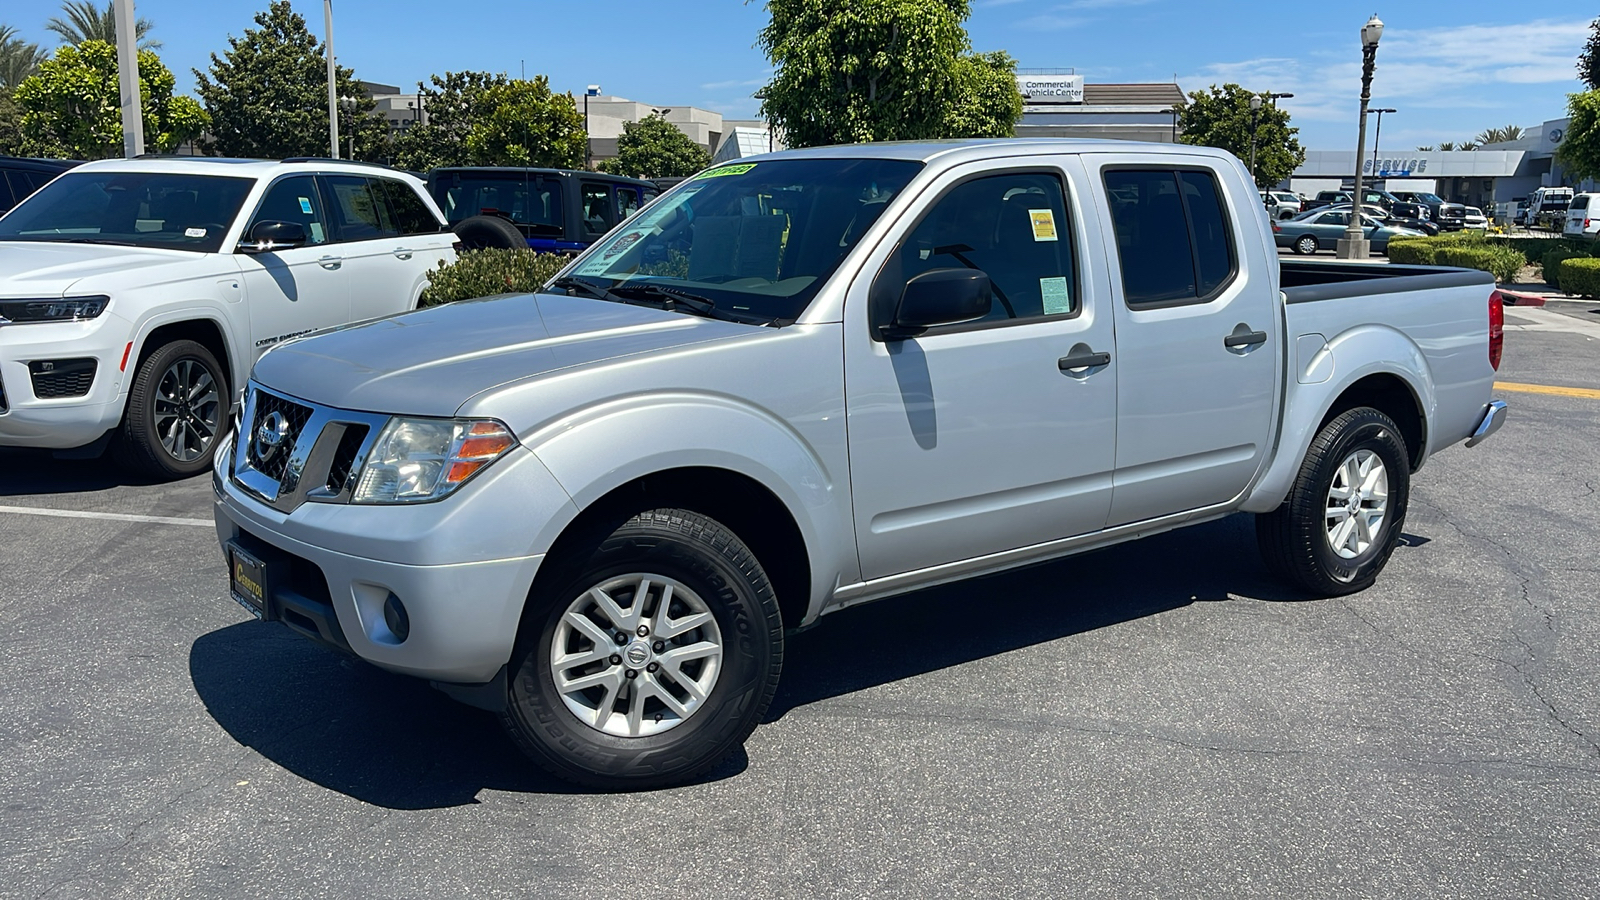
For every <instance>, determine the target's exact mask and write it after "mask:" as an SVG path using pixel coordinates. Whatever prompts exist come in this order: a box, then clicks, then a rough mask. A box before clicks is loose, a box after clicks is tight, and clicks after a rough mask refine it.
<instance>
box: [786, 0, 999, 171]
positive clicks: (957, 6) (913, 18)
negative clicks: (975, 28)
mask: <svg viewBox="0 0 1600 900" xmlns="http://www.w3.org/2000/svg"><path fill="white" fill-rule="evenodd" d="M767 12H768V13H769V14H770V16H771V21H770V22H769V23H768V24H767V27H766V28H765V29H763V30H762V32H761V36H760V39H759V43H760V46H761V49H762V50H763V51H764V52H765V53H766V55H767V59H768V60H770V61H771V62H772V64H773V66H774V67H776V72H775V73H774V74H773V76H772V80H771V81H769V82H768V83H767V84H766V86H765V87H763V88H762V89H761V90H760V91H759V92H758V93H757V96H758V97H760V98H761V111H762V114H763V115H765V116H766V117H767V119H768V120H769V121H771V122H772V123H773V124H774V125H776V126H777V127H778V128H780V129H782V131H783V133H784V137H785V140H786V142H787V143H788V144H789V146H791V147H813V146H817V145H819V144H840V143H855V142H863V141H887V140H908V139H909V140H915V139H930V138H942V137H957V136H961V137H969V136H977V135H982V136H989V137H1001V136H1008V135H1011V134H1013V133H1014V128H1015V125H1016V120H1017V118H1018V117H1019V116H1020V115H1021V113H1022V99H1021V96H1020V95H1018V96H1016V97H1015V99H1013V98H1012V96H1011V95H1015V94H1017V89H1016V84H1015V81H1011V82H1010V83H1009V84H1007V85H1002V84H1001V83H1000V77H999V73H1000V72H1001V71H1002V70H1003V71H1005V72H1006V73H1007V75H1008V77H1009V74H1010V72H1011V71H1013V69H1012V68H1011V67H1012V65H1013V64H1012V63H1011V61H1010V57H1007V56H1005V55H1004V54H986V55H975V54H971V53H970V52H969V51H970V48H971V43H970V41H969V40H968V38H967V32H966V29H964V28H963V27H962V22H964V21H966V18H967V16H968V15H969V14H970V12H971V8H970V3H969V2H968V0H768V2H767ZM1008 91H1009V93H1008Z"/></svg>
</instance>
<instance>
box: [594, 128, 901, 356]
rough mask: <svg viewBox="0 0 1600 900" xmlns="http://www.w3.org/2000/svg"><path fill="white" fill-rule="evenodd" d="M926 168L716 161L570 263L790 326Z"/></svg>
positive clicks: (606, 282)
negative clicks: (859, 242)
mask: <svg viewBox="0 0 1600 900" xmlns="http://www.w3.org/2000/svg"><path fill="white" fill-rule="evenodd" d="M921 168H922V164H921V163H918V162H909V161H905V160H887V159H793V160H770V161H761V162H750V163H736V164H732V165H723V166H718V167H717V168H714V169H708V170H706V171H705V172H702V173H701V174H699V175H697V176H695V177H694V178H692V179H690V180H689V181H687V182H685V183H684V184H682V185H680V186H678V187H677V188H675V189H674V190H673V191H672V192H671V193H669V194H667V195H665V196H663V197H662V198H661V199H660V200H659V201H658V202H657V203H656V204H655V205H653V206H650V207H649V208H647V209H645V210H643V211H641V212H640V213H639V214H638V215H636V216H635V217H634V218H633V219H631V220H629V222H628V223H627V224H626V225H625V226H623V227H621V228H618V229H617V230H615V231H614V232H613V233H612V234H611V235H610V236H609V237H608V238H606V239H605V240H604V241H602V242H601V243H599V244H598V245H596V246H595V248H594V249H593V250H592V251H591V252H590V254H589V256H587V257H586V258H585V259H584V261H583V262H582V263H581V264H579V266H578V267H577V268H576V269H574V270H572V271H571V272H569V273H568V274H569V275H570V276H573V277H576V278H577V279H580V280H582V281H585V282H588V283H590V284H592V285H595V286H598V287H601V288H604V289H607V290H609V291H620V292H624V293H631V292H630V291H629V289H640V290H644V289H650V290H654V289H656V288H666V289H667V290H670V291H675V292H678V293H679V294H688V295H694V296H695V297H698V298H701V299H704V300H710V301H712V302H713V303H714V304H715V305H716V308H717V309H718V310H721V311H723V312H727V313H729V314H732V315H737V316H739V317H741V318H743V319H748V320H753V321H754V320H759V321H766V322H773V323H777V324H787V323H789V322H793V321H794V320H795V319H796V318H798V317H799V316H800V313H801V312H802V311H804V310H805V308H806V305H807V304H809V303H810V302H811V298H812V297H813V296H815V295H816V292H817V291H818V290H820V289H821V288H822V285H823V284H824V283H825V282H826V281H827V279H828V276H829V275H831V274H832V273H833V270H834V268H835V267H836V266H838V265H839V262H840V261H841V260H842V259H843V258H844V256H845V254H847V253H849V252H850V250H851V248H852V247H854V246H855V243H856V241H858V240H860V239H861V236H862V235H863V234H864V233H866V230H867V229H868V228H869V227H870V226H871V225H872V223H873V222H874V221H876V220H877V218H878V216H879V215H880V214H882V212H883V210H884V208H885V207H887V206H888V204H889V201H890V200H891V199H892V198H893V197H894V196H895V195H896V194H898V193H900V191H901V190H902V189H904V188H905V186H906V185H907V184H908V183H909V182H910V181H911V179H912V178H913V177H914V176H915V175H916V174H917V172H918V171H919V170H920V169H921Z"/></svg>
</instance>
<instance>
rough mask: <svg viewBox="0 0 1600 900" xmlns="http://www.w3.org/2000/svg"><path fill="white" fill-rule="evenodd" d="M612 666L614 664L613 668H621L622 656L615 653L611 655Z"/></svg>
mask: <svg viewBox="0 0 1600 900" xmlns="http://www.w3.org/2000/svg"><path fill="white" fill-rule="evenodd" d="M611 664H612V665H613V666H620V665H622V657H620V656H618V655H617V654H615V653H613V654H611Z"/></svg>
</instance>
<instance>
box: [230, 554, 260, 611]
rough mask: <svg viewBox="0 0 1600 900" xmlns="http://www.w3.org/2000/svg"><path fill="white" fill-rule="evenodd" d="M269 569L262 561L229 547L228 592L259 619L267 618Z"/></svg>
mask: <svg viewBox="0 0 1600 900" xmlns="http://www.w3.org/2000/svg"><path fill="white" fill-rule="evenodd" d="M266 583H267V567H266V565H265V564H264V563H262V562H261V560H259V559H256V558H255V557H254V556H251V555H250V554H248V553H246V552H245V551H243V550H241V549H239V547H238V546H237V545H234V544H229V545H228V590H229V592H230V593H231V594H233V599H234V600H235V601H236V602H237V603H238V604H239V605H240V606H242V607H244V608H245V609H247V610H249V611H250V613H251V614H252V615H254V616H255V617H256V618H258V619H264V618H266V616H267V590H266Z"/></svg>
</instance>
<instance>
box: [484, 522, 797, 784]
mask: <svg viewBox="0 0 1600 900" xmlns="http://www.w3.org/2000/svg"><path fill="white" fill-rule="evenodd" d="M556 581H557V583H552V584H551V587H552V588H554V589H553V590H549V591H537V590H536V592H535V596H533V597H530V600H529V608H528V613H527V615H526V617H525V622H524V627H523V632H522V639H521V640H520V641H519V647H518V652H517V654H516V655H515V657H514V658H513V660H512V664H511V667H510V670H509V671H508V673H507V674H508V678H507V693H508V696H507V702H506V708H505V712H504V714H503V716H502V718H503V721H504V724H505V726H506V728H507V730H508V731H509V732H510V733H511V735H512V737H513V738H514V739H515V740H516V742H517V744H518V745H519V746H520V747H521V748H522V749H523V751H524V752H526V753H527V754H528V755H529V756H531V757H532V758H533V759H534V760H535V761H537V762H538V763H539V764H540V765H542V766H543V767H545V768H546V769H548V770H549V771H551V772H552V773H554V774H555V775H557V776H559V777H561V778H564V779H567V780H569V781H574V782H577V783H579V784H584V785H589V786H593V787H604V788H630V789H638V788H654V787H663V786H666V785H671V784H677V783H680V782H683V781H686V780H689V779H692V778H694V777H696V776H699V775H702V774H704V773H705V772H707V771H709V770H710V769H712V768H713V767H715V766H716V765H717V764H718V763H719V762H721V761H722V760H723V759H724V758H726V757H727V755H728V754H729V753H731V752H733V751H734V750H735V749H736V748H738V747H739V746H740V745H742V744H743V743H744V741H745V739H746V738H747V737H749V735H750V732H751V731H752V730H754V729H755V725H756V722H757V721H758V720H759V719H760V717H761V715H762V714H763V713H764V712H765V711H766V708H767V704H768V703H770V702H771V700H772V696H773V694H774V692H775V691H776V690H777V686H778V674H779V671H780V670H781V669H782V665H783V627H782V620H781V617H780V615H779V612H778V602H777V598H776V596H775V595H774V593H773V590H772V586H771V584H770V582H769V581H768V579H767V575H766V572H765V571H763V570H762V568H761V564H760V563H759V562H758V561H757V560H756V558H755V555H754V554H752V553H751V552H750V549H749V548H748V547H746V546H745V545H744V543H743V542H742V541H740V540H739V538H738V537H737V536H736V535H734V534H733V533H732V532H731V531H729V530H727V529H726V528H724V527H723V526H722V525H721V524H720V523H718V522H716V521H714V520H712V519H709V518H707V517H705V516H702V515H700V514H698V513H693V512H689V511H687V510H682V509H656V510H650V511H649V512H643V513H640V514H638V515H636V516H634V517H633V518H631V519H629V520H628V521H627V522H625V523H623V524H622V526H621V527H620V528H617V529H616V530H615V531H614V532H612V533H611V534H610V536H608V537H606V538H605V539H604V540H602V541H600V542H599V544H598V546H595V547H593V548H592V549H591V550H590V551H589V552H588V553H587V559H586V560H585V561H584V562H582V563H579V564H578V565H577V566H576V567H575V571H573V572H570V573H566V574H564V575H563V576H562V577H560V578H558V579H557V580H556Z"/></svg>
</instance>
